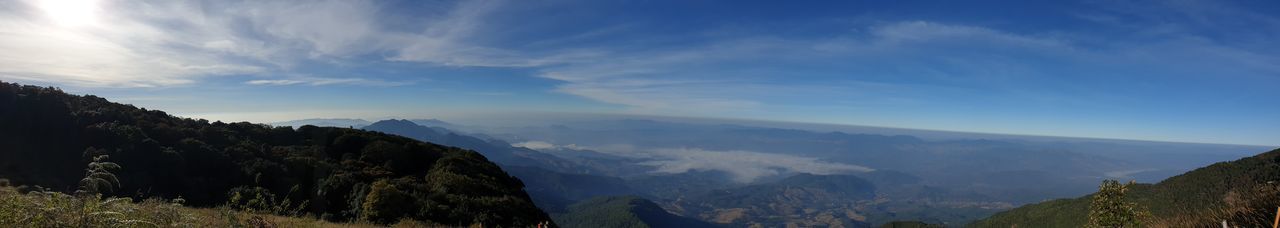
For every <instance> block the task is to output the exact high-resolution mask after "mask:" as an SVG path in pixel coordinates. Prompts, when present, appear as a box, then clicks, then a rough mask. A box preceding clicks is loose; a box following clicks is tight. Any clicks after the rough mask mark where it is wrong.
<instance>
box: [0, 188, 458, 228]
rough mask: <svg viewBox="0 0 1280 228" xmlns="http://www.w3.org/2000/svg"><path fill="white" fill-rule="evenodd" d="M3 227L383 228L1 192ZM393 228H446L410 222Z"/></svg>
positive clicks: (168, 203)
mask: <svg viewBox="0 0 1280 228" xmlns="http://www.w3.org/2000/svg"><path fill="white" fill-rule="evenodd" d="M0 227H220V228H221V227H357V228H358V227H382V226H378V225H374V224H372V223H365V222H357V223H331V222H327V221H323V220H319V219H315V218H305V217H285V216H277V215H270V214H263V213H256V212H253V211H239V210H233V209H231V208H229V207H219V208H190V207H184V206H182V200H181V199H175V200H161V199H147V200H142V201H134V200H133V199H130V198H105V199H104V198H100V197H96V196H75V195H68V194H64V193H59V192H50V191H31V192H27V193H20V192H19V191H18V190H17V189H15V188H12V187H0ZM391 227H445V226H442V225H434V224H429V223H422V222H417V221H412V220H404V221H401V222H399V223H396V224H394V225H392V226H391Z"/></svg>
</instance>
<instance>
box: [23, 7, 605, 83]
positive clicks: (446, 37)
mask: <svg viewBox="0 0 1280 228" xmlns="http://www.w3.org/2000/svg"><path fill="white" fill-rule="evenodd" d="M41 4H42V1H35V0H30V1H22V2H9V3H4V5H5V7H3V9H0V29H2V30H3V31H4V32H0V78H12V79H20V80H30V81H46V82H55V83H67V84H73V85H78V86H89V87H99V86H101V87H153V86H174V85H186V84H191V83H193V82H196V81H199V80H201V79H202V78H205V77H213V76H222V75H256V76H258V77H271V76H272V75H288V74H292V73H298V72H300V71H306V69H299V67H301V66H302V65H305V64H308V63H314V64H335V65H344V64H359V62H360V61H354V59H358V58H364V57H372V58H375V60H382V61H408V62H422V63H428V64H439V65H448V66H504V67H505V66H520V67H528V66H540V65H544V64H551V63H555V62H559V61H561V60H562V59H567V58H575V56H581V55H584V54H580V53H579V54H555V55H545V56H530V54H527V53H521V52H518V51H512V50H505V49H501V48H495V47H488V46H485V45H480V44H475V43H471V42H469V39H470V38H472V37H473V36H477V35H479V34H475V33H474V28H475V27H479V26H483V25H482V24H483V20H482V19H483V18H484V17H485V15H486V14H488V13H490V12H491V11H492V10H493V9H495V8H498V7H501V5H502V4H501V2H498V1H466V2H460V3H457V4H454V5H450V4H443V5H441V6H443V7H438V8H440V9H439V10H437V11H438V12H418V13H419V14H416V15H411V16H410V17H412V18H411V19H409V20H410V21H413V22H415V23H410V24H409V25H401V24H396V23H393V22H392V21H388V20H404V18H398V19H397V18H396V17H386V16H384V15H382V13H383V12H384V11H385V10H387V9H385V8H384V6H383V5H380V3H379V2H375V1H359V0H357V1H340V0H323V1H279V2H276V1H272V2H262V1H164V2H150V1H98V0H90V1H84V2H80V4H78V5H75V6H84V7H78V8H84V9H87V11H85V12H91V13H80V12H73V13H74V14H66V13H60V12H57V11H58V10H60V9H62V8H67V7H70V6H67V7H42V5H41ZM85 4H87V5H85ZM47 9H53V11H50V10H47ZM433 9H434V8H433ZM68 15H73V16H76V17H77V18H76V19H77V20H80V21H82V22H84V23H75V24H68V23H62V22H61V21H64V20H65V19H67V18H66V17H68ZM422 22H425V23H422ZM249 84H255V85H284V84H309V85H326V84H387V83H384V82H377V81H371V80H364V79H313V80H298V79H288V78H285V79H262V80H254V81H252V82H251V83H249Z"/></svg>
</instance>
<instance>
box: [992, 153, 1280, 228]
mask: <svg viewBox="0 0 1280 228" xmlns="http://www.w3.org/2000/svg"><path fill="white" fill-rule="evenodd" d="M1278 183H1280V149H1277V150H1272V151H1270V152H1266V153H1262V154H1259V155H1256V156H1253V157H1248V158H1243V159H1240V160H1236V161H1231V162H1221V163H1217V164H1213V165H1210V166H1208V167H1203V168H1199V169H1196V170H1193V171H1190V172H1187V173H1184V174H1182V175H1178V176H1174V177H1170V178H1169V179H1166V180H1164V181H1161V182H1160V183H1156V184H1153V185H1135V186H1133V188H1132V189H1130V192H1129V193H1128V196H1127V197H1128V199H1129V200H1131V201H1132V202H1136V203H1137V204H1138V205H1139V206H1142V207H1144V208H1146V209H1149V210H1150V212H1151V215H1152V216H1151V218H1150V219H1149V220H1148V221H1144V222H1145V223H1146V224H1148V225H1151V226H1153V227H1197V226H1215V225H1218V224H1220V222H1221V221H1227V222H1228V223H1229V224H1231V225H1232V226H1233V227H1234V226H1240V227H1264V226H1271V225H1272V222H1273V220H1272V219H1274V218H1275V217H1274V216H1275V210H1276V208H1275V207H1276V205H1280V184H1278ZM1091 198H1092V195H1088V196H1084V197H1080V198H1075V199H1060V200H1052V201H1047V202H1043V203H1038V204H1032V205H1027V206H1023V207H1020V208H1016V209H1013V210H1009V211H1006V212H1002V213H999V214H996V215H993V216H991V217H990V218H987V219H983V220H980V221H977V222H974V223H973V224H970V226H972V227H1010V226H1012V225H1017V226H1019V227H1082V226H1084V225H1085V223H1086V222H1087V221H1088V214H1089V204H1090V199H1091Z"/></svg>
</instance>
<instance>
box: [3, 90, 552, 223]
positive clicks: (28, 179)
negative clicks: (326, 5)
mask: <svg viewBox="0 0 1280 228" xmlns="http://www.w3.org/2000/svg"><path fill="white" fill-rule="evenodd" d="M97 155H109V156H110V161H112V162H115V163H118V164H119V165H121V166H123V169H121V170H119V171H118V172H117V173H116V175H117V176H118V177H119V180H120V181H119V182H120V185H119V186H116V188H114V190H115V191H112V192H108V195H113V196H137V195H143V196H156V197H163V198H177V197H182V198H184V199H185V200H186V202H187V203H188V204H189V205H192V206H198V207H209V206H216V205H220V204H223V203H227V202H228V199H229V198H231V197H230V196H232V195H245V194H247V195H248V196H258V199H260V202H259V203H258V204H259V205H272V206H275V205H278V204H281V203H282V202H306V203H298V204H296V205H284V206H289V207H298V208H300V209H299V210H301V212H302V213H305V214H309V215H312V216H319V217H322V218H325V219H327V220H331V221H351V220H356V219H361V220H367V221H374V222H378V223H391V222H395V221H396V220H399V219H400V218H414V219H418V220H424V221H431V222H435V223H440V224H449V225H466V224H478V223H483V224H485V225H502V226H531V225H534V224H537V223H540V222H545V221H549V219H550V217H549V216H548V215H546V214H545V213H544V212H542V211H540V210H538V209H537V207H535V206H534V205H533V203H531V200H530V199H529V196H528V194H527V193H525V192H524V191H523V190H522V188H523V184H522V183H521V182H520V181H519V180H518V179H516V178H513V177H511V176H510V175H508V174H507V173H505V172H503V171H502V170H501V169H500V168H498V166H496V165H495V164H493V163H491V162H489V161H488V160H487V159H486V158H485V157H483V156H481V155H480V154H478V153H476V152H474V151H467V150H463V149H459V148H454V147H446V146H440V145H436V144H430V143H423V142H420V141H416V140H412V139H409V138H404V137H399V136H392V135H387V134H382V133H376V132H370V131H363V130H355V129H346V128H329V127H314V126H304V127H301V128H298V129H293V128H290V127H269V126H266V125H259V124H251V123H222V122H212V123H210V122H209V121H206V120H197V119H188V118H179V117H174V116H171V115H169V114H167V113H165V112H162V111H156V110H147V109H142V108H137V107H134V106H131V105H124V104H117V103H112V102H110V101H107V100H106V99H103V98H100V97H96V96H92V95H86V96H76V95H70V94H66V93H64V92H62V91H61V90H58V89H55V88H45V87H36V86H21V85H17V84H11V83H3V82H0V175H3V176H4V178H8V179H10V180H11V181H12V182H13V183H14V184H21V185H39V186H43V187H48V188H51V189H53V190H55V191H63V192H70V191H73V190H75V186H76V184H77V180H79V179H80V178H81V177H83V175H84V173H83V170H84V167H85V164H86V163H88V161H89V158H90V157H94V156H97ZM261 201H266V202H261Z"/></svg>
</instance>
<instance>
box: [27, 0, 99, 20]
mask: <svg viewBox="0 0 1280 228" xmlns="http://www.w3.org/2000/svg"><path fill="white" fill-rule="evenodd" d="M98 3H99V0H40V1H39V2H38V3H37V5H39V7H40V9H41V10H43V11H44V12H45V14H47V15H48V16H49V17H50V18H51V19H53V21H54V23H56V24H58V25H61V26H84V25H93V24H96V23H97V22H98V21H97V20H98V18H97V14H98V11H100V9H99V8H98V7H99V4H98Z"/></svg>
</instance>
